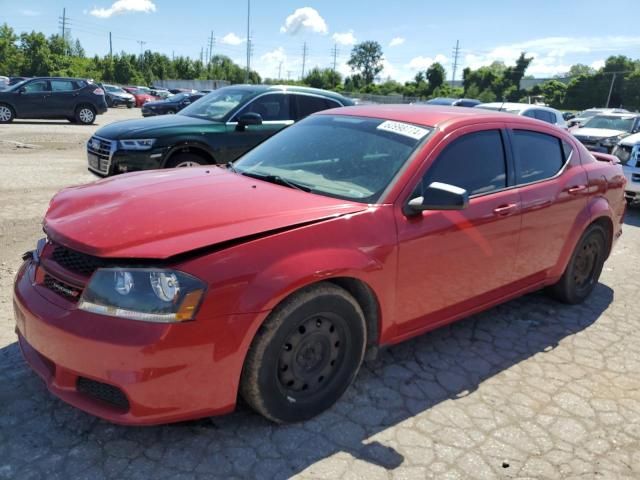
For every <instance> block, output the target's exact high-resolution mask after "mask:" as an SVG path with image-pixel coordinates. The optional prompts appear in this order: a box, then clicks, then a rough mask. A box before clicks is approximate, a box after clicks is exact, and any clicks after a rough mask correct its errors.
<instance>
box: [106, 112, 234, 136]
mask: <svg viewBox="0 0 640 480" xmlns="http://www.w3.org/2000/svg"><path fill="white" fill-rule="evenodd" d="M212 124H218V125H222V124H221V123H220V122H213V121H210V120H204V119H201V118H194V117H188V116H186V115H171V116H164V117H151V118H141V119H138V120H124V121H122V122H115V123H111V124H109V125H106V126H104V127H102V128H100V129H99V130H98V131H97V132H96V135H97V136H99V137H103V138H108V139H111V140H122V139H124V138H127V139H129V138H149V137H153V136H154V135H162V131H163V130H175V129H180V128H185V129H188V130H189V131H193V130H194V129H195V131H197V129H198V128H203V127H209V128H210V127H211V125H212Z"/></svg>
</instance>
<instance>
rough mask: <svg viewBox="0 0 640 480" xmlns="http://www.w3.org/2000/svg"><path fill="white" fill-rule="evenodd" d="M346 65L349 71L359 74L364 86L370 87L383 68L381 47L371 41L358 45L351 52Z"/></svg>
mask: <svg viewBox="0 0 640 480" xmlns="http://www.w3.org/2000/svg"><path fill="white" fill-rule="evenodd" d="M347 64H348V65H349V66H350V67H351V70H353V71H355V72H359V74H360V76H361V77H362V80H363V82H364V84H365V85H371V84H372V83H373V81H374V79H375V77H376V75H378V74H379V73H380V72H381V71H382V68H383V66H382V47H381V46H380V44H379V43H378V42H375V41H372V40H369V41H366V42H362V43H359V44H358V45H356V46H355V47H353V49H352V50H351V58H350V59H349V61H348V62H347Z"/></svg>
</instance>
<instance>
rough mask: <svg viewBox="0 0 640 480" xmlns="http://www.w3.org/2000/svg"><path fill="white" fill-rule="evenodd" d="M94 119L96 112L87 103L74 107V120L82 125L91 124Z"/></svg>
mask: <svg viewBox="0 0 640 480" xmlns="http://www.w3.org/2000/svg"><path fill="white" fill-rule="evenodd" d="M95 120H96V112H95V110H94V109H93V107H90V106H89V105H80V106H79V107H78V108H76V121H77V122H78V123H81V124H82V125H91V124H92V123H93V122H94V121H95Z"/></svg>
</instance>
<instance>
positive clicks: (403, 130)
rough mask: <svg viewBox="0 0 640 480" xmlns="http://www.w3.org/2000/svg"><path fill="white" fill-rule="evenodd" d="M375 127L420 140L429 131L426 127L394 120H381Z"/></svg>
mask: <svg viewBox="0 0 640 480" xmlns="http://www.w3.org/2000/svg"><path fill="white" fill-rule="evenodd" d="M377 129H378V130H384V131H385V132H393V133H397V134H398V135H404V136H405V137H410V138H414V139H416V140H420V139H421V138H422V137H424V136H425V135H426V134H427V133H429V130H427V129H426V128H420V127H416V126H415V125H410V124H408V123H402V122H394V121H392V120H387V121H386V122H382V123H381V124H380V125H378V126H377Z"/></svg>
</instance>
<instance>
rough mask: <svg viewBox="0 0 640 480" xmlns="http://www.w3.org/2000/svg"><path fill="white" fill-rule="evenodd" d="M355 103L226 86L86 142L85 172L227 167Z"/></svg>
mask: <svg viewBox="0 0 640 480" xmlns="http://www.w3.org/2000/svg"><path fill="white" fill-rule="evenodd" d="M346 105H353V101H351V100H349V99H348V98H345V97H343V96H342V95H339V94H336V93H333V92H329V91H326V90H319V89H316V88H306V87H294V86H276V85H273V86H271V85H238V86H231V87H225V88H221V89H218V90H215V91H214V92H211V93H210V94H208V95H206V96H205V97H203V98H201V99H200V100H198V101H197V102H195V103H192V104H191V105H189V106H187V107H186V108H184V109H183V110H181V111H180V112H178V113H177V114H176V115H161V116H155V117H152V118H141V119H140V120H127V121H124V122H116V123H112V124H110V125H107V126H105V127H102V128H101V129H100V130H98V131H97V132H96V134H95V135H94V136H93V137H91V139H89V142H88V143H87V156H88V162H89V170H90V171H92V172H93V173H95V174H97V175H100V176H107V175H114V174H117V173H124V172H131V171H136V170H150V169H155V168H171V167H191V166H196V165H207V164H225V163H227V162H231V161H233V160H236V159H237V158H238V157H240V156H241V155H242V154H244V153H245V152H247V151H248V150H249V149H251V148H253V147H255V146H256V145H257V144H258V143H260V142H262V141H263V140H265V139H266V138H268V137H270V136H271V135H273V134H274V133H276V132H278V131H279V130H281V129H282V128H284V127H286V126H287V125H291V124H292V123H294V122H296V121H298V120H300V119H302V118H304V117H306V116H307V115H310V114H312V113H314V112H317V111H319V110H326V109H328V108H337V107H342V106H346Z"/></svg>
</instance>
